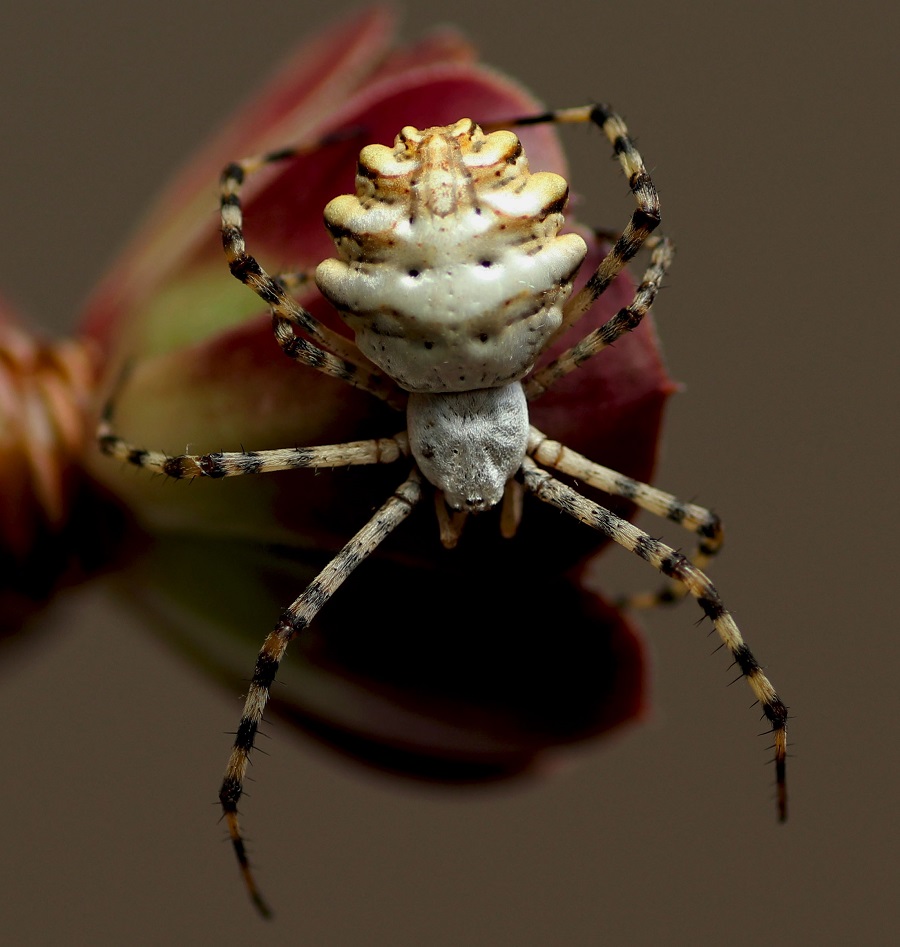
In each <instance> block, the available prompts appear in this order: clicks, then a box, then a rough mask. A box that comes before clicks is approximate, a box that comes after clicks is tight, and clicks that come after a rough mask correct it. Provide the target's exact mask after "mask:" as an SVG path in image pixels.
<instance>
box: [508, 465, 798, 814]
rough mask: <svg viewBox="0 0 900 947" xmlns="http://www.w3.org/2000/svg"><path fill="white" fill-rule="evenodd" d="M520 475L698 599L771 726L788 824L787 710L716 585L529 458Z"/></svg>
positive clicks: (564, 509) (680, 557) (779, 799)
mask: <svg viewBox="0 0 900 947" xmlns="http://www.w3.org/2000/svg"><path fill="white" fill-rule="evenodd" d="M521 475H522V479H523V481H524V483H525V486H526V487H527V488H528V489H529V490H530V491H531V492H532V493H533V494H534V495H535V496H536V497H537V498H538V499H539V500H543V501H544V502H545V503H549V504H550V505H551V506H555V507H556V508H557V509H559V510H562V512H564V513H568V514H569V516H572V517H574V518H575V519H577V520H580V521H581V522H582V523H585V524H586V525H587V526H591V527H592V528H594V529H596V530H597V531H598V532H601V533H603V534H604V535H605V536H608V537H609V538H610V539H611V540H612V541H613V542H615V543H617V544H618V545H620V546H622V547H623V548H624V549H627V550H628V551H629V552H633V553H634V554H635V555H636V556H639V557H640V558H641V559H643V560H645V561H646V562H649V563H650V565H652V566H653V567H654V568H655V569H658V570H659V571H660V572H662V574H663V575H665V576H668V577H669V578H671V579H675V580H676V581H678V582H681V583H682V584H683V585H684V586H685V587H686V588H687V590H688V593H689V594H690V595H692V596H693V597H694V598H695V599H697V603H698V604H699V606H700V607H701V608H702V609H703V613H704V614H705V615H706V617H707V618H709V619H710V621H712V623H713V627H714V628H715V630H716V632H717V633H718V635H719V637H720V638H721V640H722V643H723V644H724V645H725V647H726V648H727V649H728V651H729V652H730V653H731V656H732V657H733V658H734V662H735V664H736V665H737V666H738V668H739V669H740V671H741V674H742V675H743V677H744V678H745V679H746V681H747V683H748V684H749V685H750V689H751V690H752V691H753V695H754V696H755V698H756V700H757V701H759V703H760V705H761V707H762V710H763V715H764V716H765V717H766V719H767V720H768V721H769V723H770V725H771V728H772V735H773V738H774V744H775V779H776V783H777V802H778V817H779V819H780V820H781V821H782V822H783V821H784V820H785V819H786V818H787V784H786V781H785V768H786V758H787V717H788V713H787V707H786V706H785V705H784V703H783V702H782V700H781V699H780V698H779V696H778V694H777V693H776V692H775V688H774V687H773V686H772V683H771V681H769V679H768V678H767V677H766V675H765V674H764V673H763V671H762V668H761V667H760V665H759V662H758V661H757V660H756V658H755V657H754V656H753V653H752V652H751V650H750V648H749V647H748V646H747V643H746V642H745V641H744V639H743V637H742V636H741V633H740V631H739V630H738V627H737V624H736V623H735V621H734V618H733V617H732V616H731V613H730V612H729V611H728V610H727V609H726V608H725V605H724V603H723V602H722V599H721V597H720V596H719V593H718V591H717V590H716V588H715V586H714V585H713V584H712V582H710V580H709V579H708V578H707V576H706V575H705V574H704V573H703V572H701V571H700V570H699V569H698V568H697V567H696V566H695V565H693V563H691V561H690V560H689V559H688V558H687V557H686V556H683V555H681V553H679V552H676V551H675V550H674V549H672V548H671V547H670V546H667V545H666V544H665V543H663V542H660V541H659V540H658V539H653V537H651V536H649V535H648V534H647V533H645V532H644V531H643V530H642V529H638V527H637V526H634V525H633V524H632V523H629V522H628V521H627V520H623V519H621V518H620V517H618V516H616V515H615V514H614V513H611V512H610V511H609V510H607V509H606V508H605V507H603V506H601V505H600V504H599V503H594V502H593V501H592V500H589V499H587V497H583V496H581V494H580V493H578V492H576V491H575V490H573V489H572V488H571V487H567V486H566V485H565V484H563V483H561V482H560V481H559V480H556V479H554V478H553V477H552V476H551V475H550V474H549V473H547V471H545V470H541V468H540V467H538V466H537V464H536V463H535V462H534V461H533V460H532V459H531V458H528V457H526V458H525V461H524V462H523V464H522V471H521Z"/></svg>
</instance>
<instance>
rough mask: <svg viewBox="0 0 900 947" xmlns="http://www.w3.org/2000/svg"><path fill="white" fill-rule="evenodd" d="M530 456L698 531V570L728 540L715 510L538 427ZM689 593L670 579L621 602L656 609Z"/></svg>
mask: <svg viewBox="0 0 900 947" xmlns="http://www.w3.org/2000/svg"><path fill="white" fill-rule="evenodd" d="M528 456H529V457H532V458H533V459H534V460H536V461H537V462H538V463H540V464H543V465H544V466H545V467H552V468H553V469H554V470H559V471H560V472H561V473H565V474H568V475H569V476H570V477H575V478H576V479H578V480H580V481H583V482H584V483H587V484H589V485H590V486H592V487H595V488H596V489H597V490H602V491H603V492H604V493H608V494H609V495H610V496H616V497H624V498H625V499H626V500H631V502H632V503H634V504H635V505H636V506H638V507H640V508H641V509H642V510H647V512H648V513H653V514H654V515H655V516H662V517H664V518H665V519H667V520H671V522H673V523H677V524H678V525H679V526H682V527H684V528H685V529H687V530H690V531H691V532H692V533H695V534H696V535H697V536H698V537H699V543H698V544H697V549H696V550H695V552H694V554H693V555H692V556H691V557H690V562H691V564H692V565H693V566H694V567H695V568H697V569H703V568H705V567H706V565H707V564H708V563H709V561H710V560H711V559H712V558H713V556H715V555H716V553H717V552H718V551H719V549H720V548H721V547H722V542H723V541H724V535H723V532H722V523H721V520H720V519H719V517H718V516H717V515H716V514H715V513H713V512H711V511H710V510H707V509H705V508H704V507H702V506H697V505H696V504H694V503H684V502H683V501H682V500H679V499H678V498H677V497H675V496H673V495H672V494H671V493H666V492H665V491H663V490H657V489H656V488H655V487H651V486H649V485H648V484H646V483H641V482H640V481H639V480H633V479H632V478H631V477H626V476H625V474H621V473H619V472H618V471H615V470H611V469H610V468H609V467H603V466H602V465H601V464H596V463H594V462H593V461H591V460H588V458H587V457H585V456H584V455H583V454H579V453H577V452H576V451H574V450H571V448H568V447H565V446H564V445H562V444H560V443H559V441H552V440H550V439H549V438H548V437H546V435H544V434H542V433H541V432H540V431H539V430H538V429H537V428H536V427H531V429H530V433H529V437H528ZM687 593H688V588H687V586H686V585H685V584H684V583H683V582H669V583H668V584H667V585H666V586H664V587H663V588H662V589H660V590H659V591H657V592H648V593H645V594H643V595H635V596H631V597H629V598H627V599H625V600H623V601H622V602H619V603H618V604H619V605H627V606H629V607H631V608H652V607H654V606H656V605H661V604H664V603H669V602H676V601H680V600H681V599H682V598H684V596H685V595H687Z"/></svg>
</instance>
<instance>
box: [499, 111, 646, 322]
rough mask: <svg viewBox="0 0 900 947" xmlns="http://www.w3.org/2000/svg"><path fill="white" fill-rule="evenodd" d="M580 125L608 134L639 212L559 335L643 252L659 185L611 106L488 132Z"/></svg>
mask: <svg viewBox="0 0 900 947" xmlns="http://www.w3.org/2000/svg"><path fill="white" fill-rule="evenodd" d="M548 122H549V123H554V124H560V125H562V124H580V123H584V122H592V123H593V124H594V125H596V126H597V127H598V128H600V130H601V131H602V132H603V133H604V134H605V135H606V137H607V138H608V139H609V142H610V144H611V145H612V147H613V152H614V153H615V155H616V156H617V157H618V159H619V163H620V164H621V166H622V170H623V171H624V173H625V176H626V177H627V178H628V186H629V187H630V188H631V193H632V194H633V195H634V198H635V200H636V201H637V209H636V210H635V211H634V213H633V214H632V215H631V220H630V221H629V222H628V225H627V226H626V227H625V230H624V231H622V233H621V235H620V236H619V237H618V239H617V240H616V241H615V243H614V244H613V247H612V249H611V250H610V251H609V253H607V254H606V256H605V257H604V258H603V260H602V261H601V262H600V265H599V266H598V267H597V269H596V270H595V271H594V274H593V275H592V276H591V278H590V279H589V280H588V281H587V283H586V284H585V286H584V287H583V288H582V289H581V290H579V292H578V293H576V294H575V295H574V296H573V297H572V298H571V299H570V300H569V302H568V303H567V304H566V307H565V310H564V312H563V321H562V325H561V326H560V327H559V329H558V330H557V333H556V335H557V336H559V335H560V334H561V333H563V332H565V331H566V330H567V329H568V328H569V326H571V325H573V324H574V323H575V322H577V320H578V319H580V318H581V316H582V315H584V313H585V312H587V310H588V309H590V307H591V306H592V305H593V304H594V302H595V301H596V300H597V298H598V297H599V296H600V295H601V293H603V292H604V291H605V289H606V287H607V286H609V284H610V283H611V282H612V281H613V280H614V279H615V278H616V276H617V275H618V274H619V273H620V272H621V270H622V269H623V267H624V266H625V264H626V263H628V261H629V260H631V259H632V257H634V255H635V254H636V253H637V252H638V250H640V249H641V247H642V246H643V244H644V242H645V241H646V240H647V238H648V237H649V236H650V234H651V233H652V232H653V231H654V230H655V229H656V228H657V227H658V226H659V221H660V215H659V196H658V195H657V193H656V186H655V185H654V184H653V181H651V180H650V175H649V174H648V172H647V169H646V168H645V167H644V161H643V159H642V158H641V156H640V153H639V152H638V150H637V148H635V146H634V142H632V140H631V138H630V137H629V135H628V129H627V128H626V126H625V122H624V121H623V120H622V118H621V116H619V115H618V114H616V113H615V112H614V111H613V110H612V109H611V108H610V107H609V106H608V105H599V104H598V105H584V106H581V107H579V108H571V109H556V110H554V111H550V112H543V113H541V114H540V115H526V116H522V117H520V118H516V119H512V120H511V121H508V122H488V123H486V124H485V125H483V126H482V127H483V128H484V129H485V130H493V129H495V128H509V127H511V126H516V125H540V124H544V123H548Z"/></svg>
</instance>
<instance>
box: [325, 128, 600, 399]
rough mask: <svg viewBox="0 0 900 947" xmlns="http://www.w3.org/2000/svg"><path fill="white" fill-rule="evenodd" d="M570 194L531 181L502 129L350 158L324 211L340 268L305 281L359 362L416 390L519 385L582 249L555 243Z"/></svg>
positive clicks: (445, 134) (438, 136)
mask: <svg viewBox="0 0 900 947" xmlns="http://www.w3.org/2000/svg"><path fill="white" fill-rule="evenodd" d="M567 193H568V188H567V185H566V182H565V181H564V179H563V178H561V177H560V176H559V175H556V174H549V173H537V174H531V173H530V172H529V170H528V165H527V160H526V158H525V155H524V152H523V151H522V147H521V144H520V143H519V140H518V138H517V137H516V136H515V135H513V134H512V133H511V132H494V133H492V134H490V135H485V134H484V133H483V132H482V131H481V129H480V128H478V126H477V125H474V124H473V123H472V122H470V121H469V120H468V119H463V120H462V121H460V122H457V123H456V125H453V126H448V127H441V128H431V129H425V130H424V131H421V132H420V131H418V130H416V129H414V128H405V129H404V130H403V131H402V132H401V134H400V135H399V136H398V138H397V142H396V144H395V146H394V148H392V149H391V148H387V147H384V146H381V145H370V146H369V147H367V148H365V149H363V151H362V153H361V155H360V166H359V173H358V175H357V192H356V194H355V195H343V196H341V197H338V198H335V200H333V201H331V202H330V203H329V204H328V206H327V207H326V208H325V222H326V225H327V227H328V228H329V230H330V231H331V233H332V236H333V237H334V240H335V245H336V247H337V251H338V254H339V257H340V258H339V259H331V260H325V261H324V262H323V263H322V264H320V266H319V268H318V270H317V272H316V281H317V282H318V285H319V288H320V290H321V291H322V293H323V295H324V296H325V297H326V298H328V299H329V300H330V301H331V302H332V304H333V305H334V306H335V307H336V308H337V309H338V311H339V312H340V313H341V315H342V317H343V318H344V320H345V321H346V322H347V324H348V325H349V326H350V328H351V329H352V330H353V331H354V333H355V335H356V342H357V345H358V346H359V347H360V349H361V350H362V351H363V352H364V353H365V355H366V356H367V357H368V358H370V359H371V360H372V361H373V362H375V364H376V365H378V366H379V367H380V368H381V369H382V370H383V371H384V372H386V373H387V374H388V375H390V376H391V377H392V378H393V379H394V380H395V381H396V382H397V383H398V384H399V385H401V386H402V387H404V388H405V389H407V390H408V391H415V392H454V391H466V390H472V389H477V388H493V387H497V386H500V385H506V384H508V383H509V382H511V381H516V380H518V379H519V378H521V377H522V376H523V375H524V374H525V373H526V372H527V371H528V370H529V369H530V368H531V366H532V365H533V363H534V361H535V359H536V358H537V356H538V355H539V353H540V352H541V350H542V349H543V348H544V346H545V345H546V344H547V342H548V340H549V338H550V336H551V335H552V334H553V333H554V331H555V330H556V329H557V328H558V326H559V324H560V321H561V318H562V306H563V304H564V303H565V301H566V299H567V298H568V296H569V294H570V292H571V288H572V279H573V278H574V274H575V272H576V271H577V270H578V267H579V266H580V265H581V262H582V260H583V259H584V255H585V252H586V248H585V244H584V241H583V240H582V239H581V238H580V237H578V236H577V235H575V234H566V235H563V236H560V235H559V229H560V227H561V226H562V223H563V215H562V209H563V207H564V205H565V201H566V197H567Z"/></svg>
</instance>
